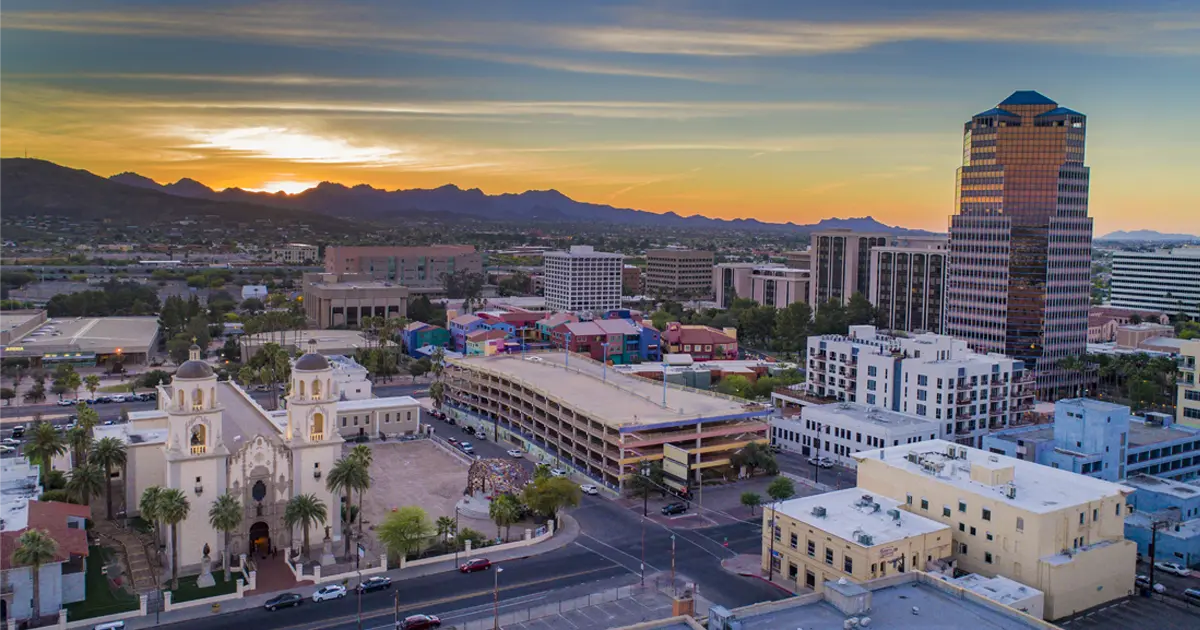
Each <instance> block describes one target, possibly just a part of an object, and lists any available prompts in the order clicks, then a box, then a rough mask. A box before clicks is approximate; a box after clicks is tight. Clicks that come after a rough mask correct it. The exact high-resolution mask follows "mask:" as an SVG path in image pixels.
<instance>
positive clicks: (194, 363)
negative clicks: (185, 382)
mask: <svg viewBox="0 0 1200 630" xmlns="http://www.w3.org/2000/svg"><path fill="white" fill-rule="evenodd" d="M188 354H190V355H191V356H192V358H191V359H189V360H187V361H184V362H183V365H180V366H179V369H178V370H175V378H208V377H210V376H212V375H213V369H212V366H210V365H209V364H207V363H205V362H204V361H201V360H200V359H199V358H198V357H199V356H200V346H197V345H195V344H192V347H191V348H189V349H188Z"/></svg>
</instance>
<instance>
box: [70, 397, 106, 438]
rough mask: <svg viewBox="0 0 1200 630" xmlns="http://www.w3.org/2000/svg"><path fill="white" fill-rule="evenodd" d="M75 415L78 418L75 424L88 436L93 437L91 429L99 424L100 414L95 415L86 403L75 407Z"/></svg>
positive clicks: (93, 410)
mask: <svg viewBox="0 0 1200 630" xmlns="http://www.w3.org/2000/svg"><path fill="white" fill-rule="evenodd" d="M75 414H76V415H77V416H79V417H78V418H77V419H76V420H75V422H76V424H78V425H79V426H81V427H83V428H84V430H86V431H87V433H88V435H95V432H94V431H93V429H95V428H96V425H98V424H100V414H98V413H96V410H95V409H92V408H91V407H89V406H88V405H87V403H79V404H78V405H75Z"/></svg>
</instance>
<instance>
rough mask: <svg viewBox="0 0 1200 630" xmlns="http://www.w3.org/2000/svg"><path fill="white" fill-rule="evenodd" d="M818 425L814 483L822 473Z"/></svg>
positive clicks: (819, 427)
mask: <svg viewBox="0 0 1200 630" xmlns="http://www.w3.org/2000/svg"><path fill="white" fill-rule="evenodd" d="M816 427H817V450H816V451H815V452H814V453H813V462H814V463H813V465H812V467H813V483H814V484H815V483H818V479H817V477H819V476H820V475H821V425H819V424H818V425H816ZM774 537H775V532H771V539H772V540H774V539H775V538H774Z"/></svg>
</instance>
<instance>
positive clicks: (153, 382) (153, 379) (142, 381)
mask: <svg viewBox="0 0 1200 630" xmlns="http://www.w3.org/2000/svg"><path fill="white" fill-rule="evenodd" d="M170 382H171V375H170V374H167V372H166V371H164V370H150V371H149V372H145V373H143V374H142V376H141V378H139V379H138V384H139V385H140V386H141V387H145V388H147V389H154V388H156V387H158V386H159V385H167V384H169V383H170Z"/></svg>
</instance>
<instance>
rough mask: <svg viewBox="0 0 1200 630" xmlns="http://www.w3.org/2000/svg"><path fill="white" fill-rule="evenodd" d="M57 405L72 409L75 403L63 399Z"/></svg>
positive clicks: (68, 399)
mask: <svg viewBox="0 0 1200 630" xmlns="http://www.w3.org/2000/svg"><path fill="white" fill-rule="evenodd" d="M57 404H58V406H59V407H74V406H75V401H74V400H72V399H70V398H64V399H62V400H60V401H58V403H57Z"/></svg>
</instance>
